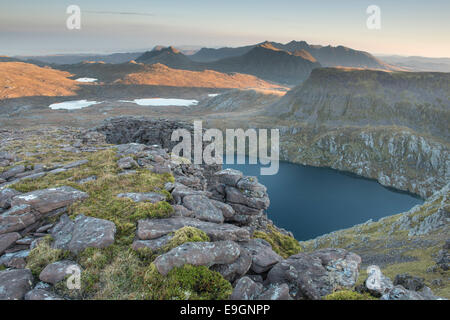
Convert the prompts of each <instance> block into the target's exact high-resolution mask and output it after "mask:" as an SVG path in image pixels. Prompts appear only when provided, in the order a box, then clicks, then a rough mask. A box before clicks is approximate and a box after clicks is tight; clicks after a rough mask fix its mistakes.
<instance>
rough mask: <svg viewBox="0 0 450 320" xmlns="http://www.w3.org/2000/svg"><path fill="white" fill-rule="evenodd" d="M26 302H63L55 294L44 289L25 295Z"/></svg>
mask: <svg viewBox="0 0 450 320" xmlns="http://www.w3.org/2000/svg"><path fill="white" fill-rule="evenodd" d="M25 300H63V299H62V298H61V297H59V296H57V295H56V294H54V293H51V292H48V291H47V290H43V289H33V290H31V291H28V292H27V294H26V295H25Z"/></svg>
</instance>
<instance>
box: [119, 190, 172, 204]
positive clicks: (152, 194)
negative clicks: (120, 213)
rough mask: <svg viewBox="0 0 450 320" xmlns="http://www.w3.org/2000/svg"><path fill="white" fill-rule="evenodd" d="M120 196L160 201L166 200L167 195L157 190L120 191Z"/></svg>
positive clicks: (138, 199)
mask: <svg viewBox="0 0 450 320" xmlns="http://www.w3.org/2000/svg"><path fill="white" fill-rule="evenodd" d="M117 197H119V198H128V199H131V200H133V201H134V202H143V201H148V202H151V203H158V202H161V201H165V200H166V196H165V195H163V194H160V193H156V192H145V193H131V192H130V193H119V194H118V195H117Z"/></svg>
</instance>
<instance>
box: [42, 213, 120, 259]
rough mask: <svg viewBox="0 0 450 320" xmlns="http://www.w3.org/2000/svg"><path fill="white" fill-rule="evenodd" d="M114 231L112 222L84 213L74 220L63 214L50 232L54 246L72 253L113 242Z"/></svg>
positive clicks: (104, 246) (101, 246)
mask: <svg viewBox="0 0 450 320" xmlns="http://www.w3.org/2000/svg"><path fill="white" fill-rule="evenodd" d="M115 233H116V225H115V224H114V223H113V222H111V221H108V220H103V219H97V218H92V217H86V216H84V215H79V216H77V217H76V218H75V221H72V220H70V219H69V217H68V216H67V215H63V216H62V217H61V219H60V221H59V222H58V224H57V225H56V226H55V227H54V228H53V229H52V232H51V234H52V236H53V239H54V240H55V242H54V244H53V246H54V247H55V248H58V249H65V250H70V251H71V252H74V253H78V252H80V251H83V250H84V249H86V248H106V247H108V246H110V245H112V244H113V243H114V236H115Z"/></svg>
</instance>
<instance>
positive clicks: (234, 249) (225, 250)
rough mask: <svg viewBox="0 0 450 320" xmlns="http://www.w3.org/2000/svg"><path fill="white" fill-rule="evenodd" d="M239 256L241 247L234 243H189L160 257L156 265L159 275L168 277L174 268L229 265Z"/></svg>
mask: <svg viewBox="0 0 450 320" xmlns="http://www.w3.org/2000/svg"><path fill="white" fill-rule="evenodd" d="M239 255H240V249H239V245H238V244H236V243H235V242H233V241H217V242H187V243H184V244H182V245H181V246H179V247H176V248H174V249H172V250H170V251H169V252H167V253H165V254H163V255H160V256H159V257H158V258H156V260H155V262H154V263H155V266H156V268H157V269H158V271H159V273H161V274H162V275H167V274H168V273H169V272H170V270H172V269H173V268H175V267H181V266H183V265H185V264H190V265H193V266H207V267H210V266H212V265H215V264H229V263H232V262H234V261H235V260H236V259H237V258H238V257H239Z"/></svg>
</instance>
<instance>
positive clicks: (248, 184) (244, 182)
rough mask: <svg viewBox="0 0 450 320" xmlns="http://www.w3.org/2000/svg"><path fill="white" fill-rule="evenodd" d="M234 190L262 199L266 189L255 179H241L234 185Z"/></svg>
mask: <svg viewBox="0 0 450 320" xmlns="http://www.w3.org/2000/svg"><path fill="white" fill-rule="evenodd" d="M236 188H238V189H240V190H247V191H249V192H250V193H252V194H253V195H254V196H259V197H262V196H264V195H265V194H266V192H267V188H266V187H265V186H264V185H262V184H261V183H259V182H258V178H257V177H243V178H242V179H241V180H239V182H238V183H237V184H236Z"/></svg>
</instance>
